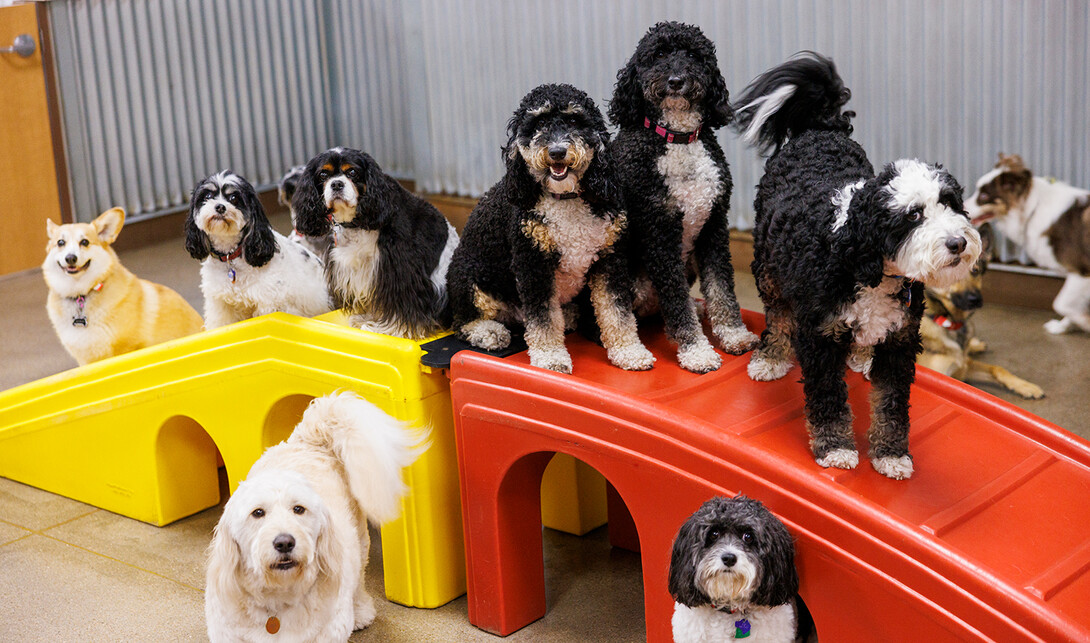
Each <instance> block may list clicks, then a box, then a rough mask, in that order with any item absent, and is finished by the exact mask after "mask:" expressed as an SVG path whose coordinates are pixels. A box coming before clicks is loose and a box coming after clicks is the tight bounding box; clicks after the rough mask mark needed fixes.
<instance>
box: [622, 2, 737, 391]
mask: <svg viewBox="0 0 1090 643" xmlns="http://www.w3.org/2000/svg"><path fill="white" fill-rule="evenodd" d="M609 116H610V118H611V119H612V120H613V122H614V123H616V124H617V126H618V127H619V128H620V131H619V132H618V134H617V138H616V140H615V141H614V142H613V144H612V145H611V146H610V151H611V152H612V153H613V157H614V159H615V162H616V165H617V167H618V179H619V181H620V182H621V185H622V188H623V189H624V194H625V205H626V208H627V210H628V217H629V222H630V223H629V226H630V229H631V234H632V237H633V242H632V244H631V246H632V249H633V257H634V259H633V261H632V264H633V266H635V267H637V268H638V269H639V270H641V274H640V275H639V276H638V277H637V282H636V309H637V312H638V313H639V314H641V315H643V314H646V313H649V312H653V311H654V310H655V309H656V308H658V309H659V310H661V312H662V316H663V318H664V320H665V322H666V332H667V335H668V336H669V337H670V338H671V339H672V340H673V341H675V342H677V344H678V362H679V363H680V364H681V366H682V367H683V368H685V369H688V370H690V371H694V372H697V373H706V372H708V371H713V370H715V369H717V368H719V364H720V358H719V354H718V353H716V352H715V350H714V349H713V348H712V345H711V343H710V342H709V341H708V339H707V338H706V337H705V336H704V332H703V329H702V328H701V325H700V320H699V318H698V315H697V309H696V304H695V302H694V301H693V300H692V298H691V297H690V296H689V286H690V277H691V276H692V274H691V269H692V267H694V266H693V264H695V268H696V270H697V272H698V274H699V276H700V288H701V291H702V292H703V295H704V298H705V309H706V311H707V314H708V318H709V320H710V322H711V327H712V332H713V333H714V334H715V336H716V337H717V338H718V339H719V341H720V342H721V344H722V346H723V349H724V350H725V351H727V352H728V353H732V354H735V355H740V354H742V353H744V352H746V351H748V350H750V349H751V348H753V347H754V346H756V344H757V336H756V335H754V334H753V333H751V332H749V331H748V330H746V327H745V325H743V323H742V317H741V314H740V311H739V308H738V300H737V299H736V298H735V295H734V268H733V267H732V265H731V261H730V237H729V231H728V224H727V209H728V208H729V207H730V194H731V187H732V184H731V178H730V170H729V168H728V167H727V161H726V158H725V157H724V155H723V149H722V147H720V145H719V142H718V141H717V140H716V138H715V130H716V129H717V128H719V127H722V126H723V125H726V124H727V123H728V122H729V121H730V119H731V107H730V103H729V96H728V94H727V87H726V83H725V82H724V80H723V76H722V74H720V73H719V66H718V64H717V62H716V58H715V46H714V45H713V44H712V43H711V41H709V40H708V39H707V38H706V37H705V36H704V34H703V32H701V31H700V29H699V28H697V27H694V26H691V25H685V24H680V23H677V22H662V23H659V24H657V25H655V26H654V27H652V28H651V30H650V31H648V32H647V34H646V35H645V36H644V37H643V38H642V39H641V40H640V42H639V44H638V45H637V46H636V52H635V53H634V54H632V58H631V60H629V61H628V64H627V65H625V66H624V67H623V68H622V69H621V70H620V71H619V72H618V73H617V85H616V88H615V89H614V93H613V100H612V101H611V102H610V105H609Z"/></svg>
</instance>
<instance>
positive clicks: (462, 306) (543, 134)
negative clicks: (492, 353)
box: [448, 85, 654, 373]
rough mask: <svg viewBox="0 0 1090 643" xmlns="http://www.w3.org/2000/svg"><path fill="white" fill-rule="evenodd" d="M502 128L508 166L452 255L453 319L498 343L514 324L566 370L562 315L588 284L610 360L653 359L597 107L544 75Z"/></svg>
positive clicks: (643, 365)
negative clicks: (641, 333)
mask: <svg viewBox="0 0 1090 643" xmlns="http://www.w3.org/2000/svg"><path fill="white" fill-rule="evenodd" d="M507 132H508V135H509V140H508V141H507V145H506V147H505V148H504V160H505V163H506V166H507V170H506V173H505V174H504V177H503V178H502V179H500V182H499V183H497V184H496V185H495V186H493V187H492V188H491V189H490V190H489V191H488V192H487V193H486V194H485V195H484V196H483V197H482V198H481V200H480V201H479V202H478V204H477V207H476V208H474V210H473V212H472V213H471V214H470V217H469V221H468V222H467V223H466V227H465V230H464V231H463V233H462V245H461V246H459V247H458V250H456V251H455V253H454V259H453V260H452V262H451V266H450V274H449V276H448V277H449V284H450V286H449V288H450V297H451V307H452V310H453V313H454V330H455V331H457V332H458V334H459V336H461V337H462V338H463V339H465V340H466V341H468V342H469V343H471V344H473V345H474V346H477V347H479V348H484V349H488V350H496V349H502V348H505V347H507V345H508V343H509V342H510V340H511V334H510V331H509V330H508V328H507V327H506V326H504V324H505V323H522V324H524V325H525V328H526V343H527V345H528V346H529V354H530V363H531V364H533V365H535V366H540V367H542V368H547V369H551V370H554V371H560V372H563V373H570V372H571V367H572V362H571V356H570V355H569V354H568V351H567V349H566V348H565V347H564V331H565V328H566V327H568V326H570V325H571V324H570V323H569V322H570V320H568V319H566V317H570V315H569V313H572V312H574V308H575V307H576V306H575V305H574V304H573V305H569V303H570V302H572V300H573V298H574V297H575V296H576V295H577V294H579V292H580V291H581V290H582V289H583V287H584V285H586V286H588V287H589V291H590V300H591V303H592V304H593V307H594V312H595V315H596V317H597V320H598V326H599V328H600V330H601V339H602V343H603V344H604V345H605V347H606V350H607V354H608V357H609V360H610V362H612V363H613V364H614V365H616V366H619V367H621V368H624V369H627V370H643V369H647V368H651V365H652V364H653V363H654V357H653V356H652V355H651V352H650V351H648V350H647V349H646V348H645V347H644V346H643V344H642V343H640V339H639V337H638V335H637V334H636V319H635V317H634V316H633V314H632V281H631V276H630V273H629V268H628V263H627V257H626V254H625V252H624V251H623V248H622V246H621V237H622V232H623V231H624V229H625V224H626V217H625V213H624V210H623V206H622V204H621V197H620V192H619V190H618V188H617V185H616V183H615V182H614V176H613V166H612V163H611V161H610V159H609V154H608V153H607V152H606V150H605V145H606V143H608V141H609V133H608V132H607V131H606V123H605V119H604V118H603V117H602V114H601V112H600V111H598V108H597V106H595V104H594V101H593V100H591V98H590V97H589V96H587V95H586V94H585V93H584V92H582V91H580V90H578V89H576V88H575V87H572V86H571V85H542V86H540V87H537V88H536V89H534V90H532V91H531V92H530V93H529V94H527V95H526V96H525V97H524V98H523V99H522V102H521V104H520V105H519V107H518V109H517V110H515V113H514V115H513V116H512V117H511V121H510V122H509V123H508V125H507Z"/></svg>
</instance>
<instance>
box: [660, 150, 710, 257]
mask: <svg viewBox="0 0 1090 643" xmlns="http://www.w3.org/2000/svg"><path fill="white" fill-rule="evenodd" d="M658 171H659V173H660V174H662V176H663V178H664V179H665V180H666V189H667V192H668V193H669V195H670V199H671V201H672V202H673V204H674V205H675V207H677V209H678V210H680V211H681V224H682V236H681V253H682V257H683V258H688V256H689V253H691V252H692V250H693V242H694V240H695V239H696V236H697V235H698V234H699V233H700V230H701V229H702V228H703V227H704V222H705V221H707V220H708V215H709V214H711V210H712V205H713V204H714V203H715V200H716V199H718V198H719V196H720V195H721V194H722V193H723V184H722V182H721V180H720V176H719V168H718V167H717V166H716V165H715V161H714V160H713V159H712V157H711V154H709V153H708V150H707V148H705V147H704V143H703V142H701V141H696V142H695V143H689V144H688V145H680V144H667V146H666V153H665V154H663V155H662V156H661V157H659V160H658Z"/></svg>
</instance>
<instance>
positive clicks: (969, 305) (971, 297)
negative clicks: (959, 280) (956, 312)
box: [950, 290, 984, 310]
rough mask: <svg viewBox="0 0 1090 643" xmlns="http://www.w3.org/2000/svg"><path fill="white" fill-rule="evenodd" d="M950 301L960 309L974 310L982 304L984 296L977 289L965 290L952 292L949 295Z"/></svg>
mask: <svg viewBox="0 0 1090 643" xmlns="http://www.w3.org/2000/svg"><path fill="white" fill-rule="evenodd" d="M950 301H952V302H953V303H954V305H955V306H957V307H958V308H960V309H962V310H976V309H977V308H980V307H981V306H983V305H984V297H983V296H981V294H980V291H979V290H965V291H962V292H957V293H954V294H953V295H951V296H950Z"/></svg>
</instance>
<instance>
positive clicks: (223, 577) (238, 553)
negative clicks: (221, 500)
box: [205, 512, 245, 602]
mask: <svg viewBox="0 0 1090 643" xmlns="http://www.w3.org/2000/svg"><path fill="white" fill-rule="evenodd" d="M225 513H226V512H225ZM230 532H231V530H230V527H229V526H228V524H227V519H226V518H222V519H221V520H220V523H219V524H218V525H216V530H215V533H214V535H213V536H212V543H211V545H209V547H208V571H207V575H206V577H205V585H206V591H209V592H213V593H215V594H216V595H218V596H219V599H220V601H222V602H231V601H233V597H234V596H236V595H237V594H238V593H239V577H240V576H242V574H243V573H245V570H244V569H243V568H242V548H241V547H240V546H239V544H238V541H237V540H235V537H234V536H233V535H232V534H231V533H230Z"/></svg>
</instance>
